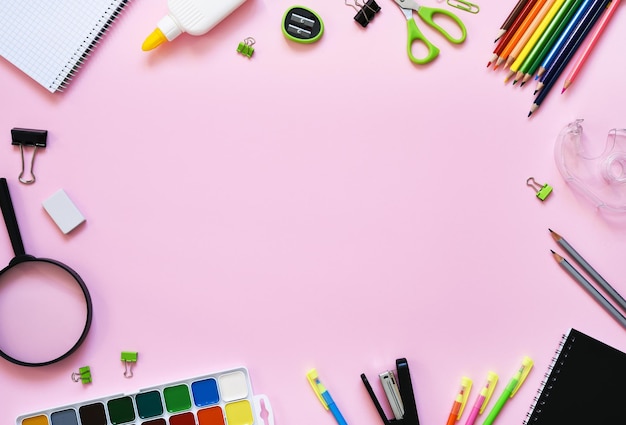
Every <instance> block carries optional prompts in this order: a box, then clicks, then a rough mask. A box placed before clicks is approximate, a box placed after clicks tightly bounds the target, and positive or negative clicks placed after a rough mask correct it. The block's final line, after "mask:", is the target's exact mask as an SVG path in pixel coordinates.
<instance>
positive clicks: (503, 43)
mask: <svg viewBox="0 0 626 425" xmlns="http://www.w3.org/2000/svg"><path fill="white" fill-rule="evenodd" d="M535 3H537V0H528V2H527V3H526V4H525V5H524V8H523V9H522V10H521V11H520V13H519V15H517V18H515V21H514V22H513V23H512V24H511V26H510V27H509V29H508V30H507V31H506V34H504V37H502V38H501V39H500V41H499V42H498V45H497V46H496V48H495V50H494V51H493V56H492V57H491V59H490V60H489V63H488V64H487V68H489V67H490V66H491V64H492V62H495V61H496V59H498V56H500V53H502V51H503V50H504V48H505V47H506V45H507V44H508V43H509V41H510V40H511V38H512V37H513V34H515V32H516V31H517V29H518V28H519V26H520V25H521V24H522V22H523V21H524V18H526V15H528V12H530V10H531V9H532V8H533V6H534V5H535Z"/></svg>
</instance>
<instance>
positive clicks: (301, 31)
mask: <svg viewBox="0 0 626 425" xmlns="http://www.w3.org/2000/svg"><path fill="white" fill-rule="evenodd" d="M323 33H324V22H323V21H322V18H320V17H319V15H318V14H317V13H315V12H314V11H312V10H311V9H308V8H306V7H304V6H294V7H292V8H291V9H289V10H287V12H285V14H284V15H283V34H284V35H285V37H287V38H288V39H289V40H292V41H295V42H298V43H314V42H316V41H317V40H319V39H320V37H321V36H322V34H323Z"/></svg>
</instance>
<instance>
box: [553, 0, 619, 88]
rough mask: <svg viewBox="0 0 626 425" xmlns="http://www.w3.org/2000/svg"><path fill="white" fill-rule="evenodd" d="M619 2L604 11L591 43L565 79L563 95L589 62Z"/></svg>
mask: <svg viewBox="0 0 626 425" xmlns="http://www.w3.org/2000/svg"><path fill="white" fill-rule="evenodd" d="M619 2H620V0H613V1H612V2H611V4H610V5H609V7H608V8H607V9H606V10H605V11H604V14H603V15H602V18H600V22H598V23H597V24H596V26H595V28H594V29H593V33H592V34H591V37H590V39H589V42H588V43H587V45H586V46H585V49H584V50H583V51H582V53H581V54H580V56H578V59H577V60H576V63H575V64H574V67H573V68H572V70H571V71H570V73H569V74H568V76H567V78H565V83H564V84H563V90H561V93H563V92H564V91H565V90H567V88H568V87H569V86H571V85H572V83H573V82H574V79H575V78H576V76H577V75H578V72H579V71H580V68H582V66H583V65H584V64H585V62H586V61H587V57H588V56H589V54H590V53H591V51H592V50H593V48H594V46H595V45H596V43H597V42H598V39H599V38H600V35H601V34H602V32H603V31H604V28H605V27H606V25H607V24H608V23H609V21H610V20H611V17H612V16H613V13H615V10H616V9H617V6H618V5H619Z"/></svg>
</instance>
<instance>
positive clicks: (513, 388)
mask: <svg viewBox="0 0 626 425" xmlns="http://www.w3.org/2000/svg"><path fill="white" fill-rule="evenodd" d="M532 367H533V361H532V359H531V358H530V357H524V360H522V365H521V366H520V368H519V369H518V371H517V373H516V374H515V375H514V376H513V378H511V380H510V381H509V383H508V385H507V386H506V388H505V389H504V391H502V394H501V395H500V398H498V401H496V404H495V405H494V406H493V409H491V412H489V415H487V419H485V422H483V425H491V424H493V422H494V421H495V420H496V417H497V416H498V414H499V413H500V410H502V407H504V404H505V403H506V402H507V400H508V399H510V398H511V397H513V396H514V395H515V393H516V392H517V390H519V387H521V386H522V384H523V383H524V381H525V380H526V377H527V376H528V374H529V373H530V369H532Z"/></svg>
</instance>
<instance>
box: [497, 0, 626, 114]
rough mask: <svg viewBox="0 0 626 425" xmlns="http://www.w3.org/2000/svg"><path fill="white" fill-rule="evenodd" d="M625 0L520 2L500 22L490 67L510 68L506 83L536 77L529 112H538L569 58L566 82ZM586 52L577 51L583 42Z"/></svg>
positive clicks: (522, 83)
mask: <svg viewBox="0 0 626 425" xmlns="http://www.w3.org/2000/svg"><path fill="white" fill-rule="evenodd" d="M619 2H620V0H518V2H517V4H516V5H515V7H514V8H513V9H512V10H511V13H509V16H507V18H506V20H505V21H504V23H503V24H502V25H501V27H500V30H499V32H498V35H497V37H496V40H495V41H496V43H497V44H496V47H495V49H494V51H493V55H492V56H491V59H490V60H489V63H488V64H487V67H490V66H491V65H492V64H493V65H494V69H498V68H500V67H503V68H505V69H508V73H507V76H506V78H505V82H508V81H510V80H511V78H512V79H513V84H517V83H518V82H520V86H523V85H524V84H526V83H527V82H528V81H530V80H531V79H532V78H533V77H534V78H535V80H536V81H537V87H536V89H535V91H534V93H533V94H534V95H536V97H535V101H534V102H533V104H532V106H531V108H530V112H529V113H528V116H529V117H530V116H531V115H532V114H533V112H535V111H536V110H537V109H538V108H539V106H540V105H541V103H542V102H543V101H544V99H545V98H546V96H547V95H548V93H549V92H550V90H551V89H552V87H553V86H554V85H555V84H556V82H557V80H558V79H559V77H560V76H561V74H562V73H563V72H564V70H565V69H566V67H567V66H568V64H569V63H570V61H571V60H572V59H573V58H574V57H576V61H575V63H574V65H573V66H572V68H571V70H570V72H569V74H568V75H567V77H566V79H565V83H564V84H563V89H562V91H561V93H563V92H564V91H565V90H566V89H567V88H568V87H570V86H571V85H572V83H573V82H574V79H575V78H576V76H577V75H578V73H579V71H580V69H581V68H582V66H583V64H584V63H585V61H586V60H587V58H588V57H589V55H590V53H591V51H592V50H593V48H594V46H595V44H596V43H597V41H598V39H599V38H600V35H601V34H602V32H603V31H604V29H605V28H606V26H607V24H608V22H609V21H610V19H611V17H612V16H613V13H614V12H615V10H616V9H617V6H618V5H619ZM583 45H584V47H583V48H582V51H581V52H580V53H579V54H578V55H576V53H577V52H578V50H579V48H580V47H581V46H583Z"/></svg>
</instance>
